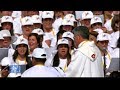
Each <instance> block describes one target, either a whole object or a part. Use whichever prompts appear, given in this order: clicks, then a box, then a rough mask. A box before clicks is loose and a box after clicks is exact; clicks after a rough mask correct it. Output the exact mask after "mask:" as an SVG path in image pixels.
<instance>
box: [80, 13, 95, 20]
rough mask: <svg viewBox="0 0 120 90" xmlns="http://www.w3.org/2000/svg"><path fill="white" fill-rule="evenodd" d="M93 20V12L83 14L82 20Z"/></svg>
mask: <svg viewBox="0 0 120 90" xmlns="http://www.w3.org/2000/svg"><path fill="white" fill-rule="evenodd" d="M92 18H93V12H91V11H84V12H83V13H82V20H84V19H92Z"/></svg>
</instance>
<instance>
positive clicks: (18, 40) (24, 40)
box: [15, 37, 28, 45]
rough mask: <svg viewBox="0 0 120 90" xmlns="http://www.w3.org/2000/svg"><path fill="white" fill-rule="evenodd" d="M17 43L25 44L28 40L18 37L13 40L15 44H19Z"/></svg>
mask: <svg viewBox="0 0 120 90" xmlns="http://www.w3.org/2000/svg"><path fill="white" fill-rule="evenodd" d="M19 44H26V45H28V40H27V39H25V38H22V37H19V38H18V39H17V41H16V42H15V45H19Z"/></svg>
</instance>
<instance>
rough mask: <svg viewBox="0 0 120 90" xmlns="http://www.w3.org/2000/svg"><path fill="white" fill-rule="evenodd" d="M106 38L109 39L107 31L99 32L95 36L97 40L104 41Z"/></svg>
mask: <svg viewBox="0 0 120 90" xmlns="http://www.w3.org/2000/svg"><path fill="white" fill-rule="evenodd" d="M104 40H108V41H109V35H108V34H107V33H100V34H98V36H97V41H104Z"/></svg>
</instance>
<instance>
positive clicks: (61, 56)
mask: <svg viewBox="0 0 120 90" xmlns="http://www.w3.org/2000/svg"><path fill="white" fill-rule="evenodd" d="M59 58H60V59H66V58H67V56H66V55H64V56H63V55H59Z"/></svg>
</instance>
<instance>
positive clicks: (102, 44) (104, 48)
mask: <svg viewBox="0 0 120 90" xmlns="http://www.w3.org/2000/svg"><path fill="white" fill-rule="evenodd" d="M108 42H109V34H107V33H100V34H98V36H97V46H98V48H99V49H100V51H101V54H102V63H103V66H104V70H105V71H106V70H107V69H108V68H109V65H110V62H111V53H110V52H109V50H108ZM105 74H107V72H105Z"/></svg>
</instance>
